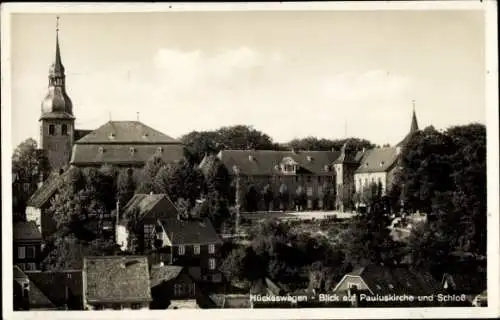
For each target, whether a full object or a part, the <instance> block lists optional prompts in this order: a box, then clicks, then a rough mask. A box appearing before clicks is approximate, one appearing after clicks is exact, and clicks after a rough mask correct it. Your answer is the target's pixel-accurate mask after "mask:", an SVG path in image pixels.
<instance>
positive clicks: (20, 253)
mask: <svg viewBox="0 0 500 320" xmlns="http://www.w3.org/2000/svg"><path fill="white" fill-rule="evenodd" d="M17 257H18V258H19V259H24V258H26V247H17Z"/></svg>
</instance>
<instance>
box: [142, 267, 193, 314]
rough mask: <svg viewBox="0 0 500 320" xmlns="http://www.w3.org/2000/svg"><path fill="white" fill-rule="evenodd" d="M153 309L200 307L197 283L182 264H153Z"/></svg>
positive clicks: (151, 272) (151, 273)
mask: <svg viewBox="0 0 500 320" xmlns="http://www.w3.org/2000/svg"><path fill="white" fill-rule="evenodd" d="M150 275H151V295H152V298H153V301H152V302H151V309H198V308H199V306H198V304H197V302H196V295H197V289H196V283H195V282H194V280H193V279H192V278H191V276H190V275H189V272H188V271H187V268H185V267H182V266H172V265H166V264H164V263H159V264H155V265H153V266H151V271H150Z"/></svg>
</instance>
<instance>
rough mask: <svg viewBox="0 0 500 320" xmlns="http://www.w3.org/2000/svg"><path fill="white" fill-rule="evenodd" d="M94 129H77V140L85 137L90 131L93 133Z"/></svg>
mask: <svg viewBox="0 0 500 320" xmlns="http://www.w3.org/2000/svg"><path fill="white" fill-rule="evenodd" d="M92 131H94V130H87V129H75V137H74V138H75V141H78V140H80V139H81V138H83V137H85V136H86V135H88V134H89V133H91V132H92Z"/></svg>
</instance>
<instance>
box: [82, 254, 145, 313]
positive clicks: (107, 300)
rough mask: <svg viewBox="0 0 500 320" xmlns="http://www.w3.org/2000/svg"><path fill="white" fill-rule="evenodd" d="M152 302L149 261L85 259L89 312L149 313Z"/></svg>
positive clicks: (135, 258)
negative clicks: (144, 311) (121, 311)
mask: <svg viewBox="0 0 500 320" xmlns="http://www.w3.org/2000/svg"><path fill="white" fill-rule="evenodd" d="M151 301H152V298H151V285H150V278H149V265H148V260H147V258H146V257H142V256H105V257H85V258H84V260H83V306H84V309H85V310H106V309H108V310H109V309H111V310H123V309H149V304H150V303H151Z"/></svg>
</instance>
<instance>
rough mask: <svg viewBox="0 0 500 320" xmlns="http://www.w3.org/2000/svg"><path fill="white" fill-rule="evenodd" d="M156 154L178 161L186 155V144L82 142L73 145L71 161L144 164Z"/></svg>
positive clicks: (75, 163) (74, 162)
mask: <svg viewBox="0 0 500 320" xmlns="http://www.w3.org/2000/svg"><path fill="white" fill-rule="evenodd" d="M160 148H161V149H162V150H161V151H160V150H159V149H160ZM155 154H158V155H160V156H161V158H162V159H163V161H165V162H177V161H179V160H180V159H182V158H183V157H184V146H183V145H182V144H163V145H162V144H133V143H127V144H124V143H113V144H111V143H108V144H98V143H95V144H93V143H80V144H75V145H73V152H72V155H71V160H70V163H71V164H73V165H76V166H86V165H93V166H100V165H103V164H110V165H131V166H144V165H145V164H146V162H147V161H148V160H149V159H150V158H151V157H152V156H153V155H155Z"/></svg>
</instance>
